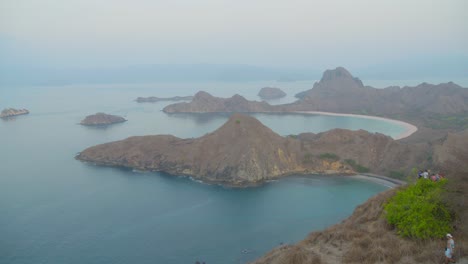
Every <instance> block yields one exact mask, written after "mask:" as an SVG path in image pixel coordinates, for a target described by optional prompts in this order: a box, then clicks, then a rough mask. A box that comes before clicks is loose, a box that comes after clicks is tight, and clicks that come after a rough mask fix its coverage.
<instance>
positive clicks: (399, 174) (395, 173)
mask: <svg viewBox="0 0 468 264" xmlns="http://www.w3.org/2000/svg"><path fill="white" fill-rule="evenodd" d="M389 176H390V177H391V178H395V179H400V180H404V179H405V178H406V175H405V173H404V172H402V171H390V174H389Z"/></svg>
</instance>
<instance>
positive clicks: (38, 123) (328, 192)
mask: <svg viewBox="0 0 468 264" xmlns="http://www.w3.org/2000/svg"><path fill="white" fill-rule="evenodd" d="M259 85H260V84H259V83H256V84H238V85H237V86H236V87H235V88H234V87H231V86H229V84H221V83H218V84H216V86H217V87H225V89H222V90H220V89H218V90H217V91H218V93H220V94H218V95H220V96H230V95H232V94H233V93H234V92H239V91H240V92H241V94H242V92H245V94H244V95H245V96H246V97H248V98H249V97H250V98H251V99H256V98H255V97H256V96H255V94H256V93H257V92H258V89H253V90H251V89H252V88H251V86H255V87H261V86H259ZM307 85H309V84H307ZM206 86H208V90H210V88H209V87H210V85H209V84H206ZM186 87H187V86H186ZM213 87H214V86H213ZM229 87H231V88H229ZM211 89H214V88H211ZM197 90H198V89H195V88H184V89H182V91H184V93H182V92H181V90H176V91H177V94H178V95H188V94H193V93H195V92H196V91H197ZM297 90H303V87H298V88H297ZM221 91H222V92H221ZM285 91H286V92H287V93H288V94H289V93H292V94H293V91H294V89H291V90H288V89H285ZM185 92H186V93H185ZM170 93H174V91H172V92H167V90H166V89H157V88H148V87H144V88H134V87H128V86H125V85H123V86H117V87H114V88H113V89H109V87H107V88H105V87H104V88H102V87H101V88H96V87H95V86H79V87H42V88H37V87H32V88H27V87H25V88H22V89H18V90H16V91H14V92H11V93H8V94H5V95H6V96H5V97H6V99H7V100H8V102H11V103H12V104H14V105H21V106H25V107H27V108H29V110H31V114H30V115H27V116H19V117H17V118H16V119H12V120H9V121H4V120H1V122H0V146H2V147H1V148H0V160H1V161H2V163H1V166H0V233H1V234H2V238H1V239H0V263H132V262H133V263H135V262H138V263H195V261H197V260H200V261H205V262H206V263H244V262H246V261H248V260H253V259H255V258H257V257H259V256H261V255H262V254H264V253H265V252H267V251H268V250H270V249H272V248H273V247H276V246H278V245H279V244H280V243H293V242H296V241H299V240H300V239H302V238H304V237H305V236H306V234H308V233H309V232H310V231H313V230H318V229H322V228H324V227H327V226H329V225H330V224H333V223H338V222H339V221H340V220H342V219H344V218H345V217H346V216H348V215H349V214H350V213H351V212H352V211H353V210H354V208H355V207H356V206H357V205H358V204H361V203H362V202H364V201H365V200H366V199H367V198H369V197H370V196H372V195H374V194H376V193H378V192H380V191H383V190H385V189H386V188H387V187H386V186H382V185H378V184H375V183H371V182H367V181H364V180H357V179H351V178H342V177H322V176H314V177H309V178H304V177H293V178H288V179H284V180H280V181H277V182H271V183H268V184H266V185H264V186H261V187H258V188H247V189H229V188H223V187H220V186H213V185H205V184H201V183H198V182H193V181H191V180H189V179H188V178H180V177H172V176H168V175H165V174H162V173H139V172H133V171H131V170H123V169H116V168H106V167H96V166H93V165H90V164H85V163H82V162H79V161H76V160H75V159H74V155H75V154H76V153H77V152H79V151H81V150H83V149H85V148H86V147H88V146H92V145H95V144H99V143H104V142H108V141H112V140H118V139H123V138H126V137H128V136H133V135H146V134H175V135H176V136H179V137H198V136H201V135H203V134H205V133H208V132H211V131H213V130H214V129H216V128H218V127H219V126H221V125H222V124H223V123H224V122H225V121H226V120H227V118H228V117H227V116H226V115H216V114H212V115H195V116H194V115H186V114H185V115H166V114H164V113H163V112H161V111H160V110H161V109H162V108H163V107H164V105H166V104H167V103H157V104H138V103H136V102H134V101H133V100H134V99H135V98H136V97H138V96H149V95H157V96H163V95H166V94H167V95H171V94H170ZM174 95H175V94H174ZM284 100H285V101H286V102H287V101H288V100H292V98H290V99H288V98H286V99H284ZM44 102H47V103H44ZM2 107H3V106H2ZM98 111H104V112H107V113H112V114H119V115H123V116H125V117H126V118H127V119H128V120H129V121H128V122H126V123H122V124H117V125H114V126H110V127H107V128H88V127H83V126H80V125H77V123H78V122H79V121H80V120H81V119H82V118H84V116H85V115H87V114H92V113H95V112H98ZM254 116H255V117H257V118H259V119H260V120H261V121H262V122H264V124H266V125H267V126H269V127H270V128H272V129H273V130H274V131H276V132H277V133H279V134H281V135H288V134H297V133H301V132H306V131H310V132H320V131H324V130H328V129H331V128H335V127H344V128H353V129H358V128H364V129H369V130H375V131H380V132H382V133H389V134H390V135H397V134H399V133H401V131H402V129H403V128H401V127H395V126H394V125H392V124H390V123H386V122H383V121H377V120H369V119H356V118H350V117H332V116H312V115H310V116H304V115H266V114H257V115H254ZM285 124H288V125H287V126H285ZM244 250H247V252H248V253H243V251H244ZM244 252H245V251H244Z"/></svg>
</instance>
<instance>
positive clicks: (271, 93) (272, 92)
mask: <svg viewBox="0 0 468 264" xmlns="http://www.w3.org/2000/svg"><path fill="white" fill-rule="evenodd" d="M258 96H259V97H260V98H262V99H264V100H273V99H279V98H283V97H285V96H286V93H285V92H284V91H283V90H281V89H280V88H275V87H263V88H262V89H260V92H258Z"/></svg>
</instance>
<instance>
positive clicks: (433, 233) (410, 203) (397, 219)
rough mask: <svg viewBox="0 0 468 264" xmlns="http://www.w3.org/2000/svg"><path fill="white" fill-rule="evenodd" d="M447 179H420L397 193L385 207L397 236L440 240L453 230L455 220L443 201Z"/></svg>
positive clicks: (387, 216)
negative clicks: (442, 195)
mask: <svg viewBox="0 0 468 264" xmlns="http://www.w3.org/2000/svg"><path fill="white" fill-rule="evenodd" d="M446 182H447V181H446V180H441V181H438V182H432V181H430V180H425V179H421V180H418V181H417V182H416V183H415V184H412V185H409V186H408V187H406V188H405V189H403V190H401V191H399V192H397V194H396V195H395V196H393V197H392V198H391V199H390V200H389V201H388V203H387V204H385V206H384V208H385V211H386V215H385V218H386V219H387V221H388V223H390V224H392V225H394V226H395V227H396V228H397V230H398V234H399V235H401V236H403V237H410V238H421V239H427V238H441V237H444V236H445V234H446V233H448V232H450V231H451V225H450V223H451V222H452V217H451V214H450V212H449V210H448V209H447V207H446V205H445V204H444V203H443V202H442V198H441V194H442V193H443V192H444V188H443V187H444V185H445V184H446Z"/></svg>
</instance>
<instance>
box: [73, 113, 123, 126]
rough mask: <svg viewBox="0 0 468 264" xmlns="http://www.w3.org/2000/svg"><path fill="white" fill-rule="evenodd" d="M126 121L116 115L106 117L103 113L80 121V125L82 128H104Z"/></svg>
mask: <svg viewBox="0 0 468 264" xmlns="http://www.w3.org/2000/svg"><path fill="white" fill-rule="evenodd" d="M125 121H127V120H126V119H125V118H123V117H121V116H116V115H108V114H104V113H96V114H94V115H89V116H87V117H86V118H85V119H83V120H82V121H81V123H80V124H81V125H84V126H106V125H111V124H116V123H122V122H125Z"/></svg>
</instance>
